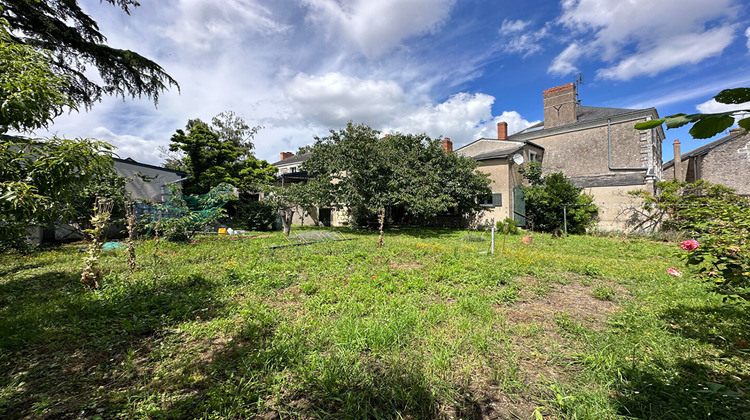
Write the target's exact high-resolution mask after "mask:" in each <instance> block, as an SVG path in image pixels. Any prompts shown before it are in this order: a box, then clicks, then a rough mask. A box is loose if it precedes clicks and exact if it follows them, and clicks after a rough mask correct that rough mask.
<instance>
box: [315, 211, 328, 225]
mask: <svg viewBox="0 0 750 420" xmlns="http://www.w3.org/2000/svg"><path fill="white" fill-rule="evenodd" d="M318 221H319V222H320V224H321V225H323V226H331V209H319V210H318Z"/></svg>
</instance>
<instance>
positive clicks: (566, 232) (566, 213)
mask: <svg viewBox="0 0 750 420" xmlns="http://www.w3.org/2000/svg"><path fill="white" fill-rule="evenodd" d="M563 223H564V224H565V236H567V235H568V206H563Z"/></svg>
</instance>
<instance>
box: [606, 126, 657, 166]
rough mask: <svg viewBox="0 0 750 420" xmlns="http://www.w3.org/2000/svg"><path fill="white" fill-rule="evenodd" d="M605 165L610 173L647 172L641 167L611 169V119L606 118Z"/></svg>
mask: <svg viewBox="0 0 750 420" xmlns="http://www.w3.org/2000/svg"><path fill="white" fill-rule="evenodd" d="M607 151H608V153H607V163H608V165H609V170H610V171H636V170H638V171H642V170H648V168H644V167H643V166H637V167H631V168H628V167H621V168H614V167H612V119H611V118H607Z"/></svg>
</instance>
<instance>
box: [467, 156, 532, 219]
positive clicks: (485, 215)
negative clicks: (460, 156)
mask: <svg viewBox="0 0 750 420" xmlns="http://www.w3.org/2000/svg"><path fill="white" fill-rule="evenodd" d="M517 166H518V165H516V164H515V163H513V162H512V161H509V159H488V160H483V161H481V162H480V163H479V167H478V168H477V172H482V173H486V174H487V175H489V178H490V180H491V181H492V183H491V184H490V189H492V193H493V194H502V205H501V206H495V207H485V208H484V211H482V213H481V215H480V216H479V222H480V224H489V223H490V222H491V221H492V219H494V220H495V221H496V222H497V221H500V220H503V219H505V218H506V217H512V214H513V187H514V186H515V185H520V182H521V181H520V180H519V177H520V174H519V173H518V168H517Z"/></svg>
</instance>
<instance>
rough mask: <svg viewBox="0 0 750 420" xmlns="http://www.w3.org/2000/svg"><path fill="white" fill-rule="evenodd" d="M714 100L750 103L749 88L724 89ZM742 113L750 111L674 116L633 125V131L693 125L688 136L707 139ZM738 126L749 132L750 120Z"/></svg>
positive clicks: (730, 102)
mask: <svg viewBox="0 0 750 420" xmlns="http://www.w3.org/2000/svg"><path fill="white" fill-rule="evenodd" d="M714 99H716V101H717V102H719V103H723V104H742V103H746V102H750V88H736V89H725V90H722V91H721V92H719V93H718V94H717V95H716V96H714ZM743 111H744V112H750V110H748V109H744V110H734V111H728V112H718V113H713V114H674V115H670V116H667V117H664V118H659V119H654V120H650V121H642V122H639V123H637V124H635V129H637V130H650V129H652V128H656V127H658V126H660V125H661V124H665V125H666V126H667V128H668V129H670V128H679V127H682V126H684V125H686V124H691V123H694V125H693V127H692V128H691V129H690V135H691V136H693V138H696V139H707V138H711V137H713V136H715V135H717V134H719V133H721V132H722V131H724V130H726V129H728V128H729V127H731V126H732V125H733V124H734V122H735V115H737V114H738V113H739V112H743ZM738 124H739V126H740V127H741V128H743V129H745V130H750V118H744V119H742V120H740V121H739V122H738Z"/></svg>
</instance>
